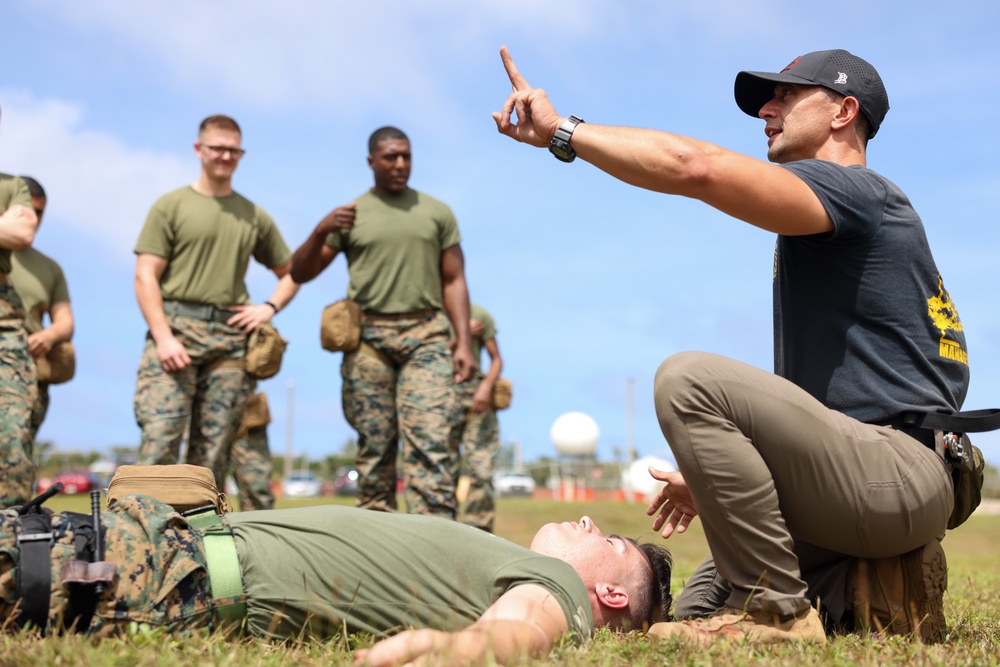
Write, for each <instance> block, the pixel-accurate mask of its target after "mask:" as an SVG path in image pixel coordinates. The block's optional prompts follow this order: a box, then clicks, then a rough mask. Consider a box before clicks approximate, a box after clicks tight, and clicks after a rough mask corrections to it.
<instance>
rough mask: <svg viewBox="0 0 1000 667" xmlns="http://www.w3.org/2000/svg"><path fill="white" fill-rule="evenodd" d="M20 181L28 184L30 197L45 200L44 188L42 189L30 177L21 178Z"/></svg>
mask: <svg viewBox="0 0 1000 667" xmlns="http://www.w3.org/2000/svg"><path fill="white" fill-rule="evenodd" d="M21 180H22V181H24V182H25V183H27V184H28V192H29V193H31V196H32V197H41V198H42V199H47V197H46V196H45V188H43V187H42V184H41V183H39V182H38V181H36V180H35V179H33V178H32V177H31V176H22V177H21Z"/></svg>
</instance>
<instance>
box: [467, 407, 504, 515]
mask: <svg viewBox="0 0 1000 667" xmlns="http://www.w3.org/2000/svg"><path fill="white" fill-rule="evenodd" d="M499 449H500V427H499V424H498V422H497V413H496V411H495V410H492V409H488V410H486V411H485V412H479V413H473V412H470V413H469V415H468V419H467V421H466V423H465V429H464V438H463V439H462V468H463V469H464V470H465V475H466V477H467V478H468V479H469V492H468V494H467V495H466V499H465V507H464V510H463V513H462V514H463V516H462V522H463V523H466V524H469V525H470V526H475V527H476V528H481V529H482V530H485V531H488V532H493V522H494V520H495V518H496V496H495V493H494V490H493V472H494V470H495V469H496V457H497V452H498V451H499Z"/></svg>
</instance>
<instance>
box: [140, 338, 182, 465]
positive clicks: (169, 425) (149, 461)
mask: <svg viewBox="0 0 1000 667" xmlns="http://www.w3.org/2000/svg"><path fill="white" fill-rule="evenodd" d="M196 375H197V369H196V368H195V367H193V366H188V367H187V368H185V369H184V370H181V371H178V372H177V373H169V372H167V371H165V370H164V369H163V365H162V364H161V363H160V359H159V357H158V356H157V354H156V344H155V343H154V342H153V341H152V340H150V339H147V340H146V347H145V348H144V349H143V351H142V359H141V360H140V362H139V371H138V377H137V379H136V389H135V399H134V401H133V408H134V411H135V420H136V423H137V424H138V425H139V428H140V429H141V430H142V436H141V440H140V443H139V458H138V461H137V463H138V464H139V465H167V464H173V463H179V462H180V447H181V442H182V441H183V440H184V435H185V432H186V431H187V429H188V426H189V425H190V422H191V407H192V404H193V402H194V394H195V378H196Z"/></svg>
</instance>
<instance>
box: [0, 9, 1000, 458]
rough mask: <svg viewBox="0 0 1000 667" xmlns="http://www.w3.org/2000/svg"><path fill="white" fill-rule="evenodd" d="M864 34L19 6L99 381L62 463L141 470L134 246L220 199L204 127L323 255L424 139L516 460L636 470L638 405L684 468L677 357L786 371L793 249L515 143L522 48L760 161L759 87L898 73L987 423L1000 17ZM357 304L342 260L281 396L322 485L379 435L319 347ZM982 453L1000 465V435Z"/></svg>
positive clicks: (678, 20)
mask: <svg viewBox="0 0 1000 667" xmlns="http://www.w3.org/2000/svg"><path fill="white" fill-rule="evenodd" d="M860 11H862V10H861V9H860V7H859V6H854V5H851V6H844V7H843V8H842V12H840V13H838V12H837V11H836V10H835V9H833V8H831V6H829V5H824V4H817V3H803V2H793V1H790V0H789V1H785V0H770V1H765V2H746V1H745V0H732V1H730V0H725V1H718V0H702V2H699V3H677V2H671V1H668V0H659V1H644V0H639V1H635V2H628V3H607V2H600V1H597V0H577V1H574V2H566V1H552V2H545V3H539V2H526V1H524V0H508V1H506V2H502V3H501V2H494V1H492V0H490V1H484V2H476V3H470V2H457V1H449V0H437V1H434V0H428V1H424V2H388V1H383V0H368V1H367V2H364V3H326V2H303V1H296V0H289V1H287V2H284V3H274V2H262V1H259V0H242V1H240V2H231V1H224V0H220V1H213V2H206V1H204V0H199V1H197V2H195V1H190V0H188V1H184V0H178V1H175V2H169V3H137V2H126V1H111V0H103V1H102V0H93V1H90V2H86V3H68V2H53V1H46V0H32V1H31V2H28V1H26V0H9V1H8V2H5V3H4V18H5V21H4V22H5V25H6V26H7V29H6V30H5V31H4V32H5V35H4V38H3V40H0V63H2V65H0V68H2V69H0V71H2V76H0V105H2V109H3V115H2V122H0V171H4V172H8V173H22V174H30V175H32V176H34V177H36V178H37V179H38V180H39V181H41V183H42V184H43V185H44V187H45V188H46V189H47V190H48V194H49V209H48V212H47V214H46V217H45V221H44V223H43V225H42V228H41V230H40V232H39V235H38V238H37V241H36V247H38V248H39V249H40V250H42V251H43V252H45V253H47V254H49V255H50V256H52V257H54V258H55V259H57V260H58V261H59V262H60V263H61V264H62V266H63V268H64V270H65V271H66V274H67V276H68V279H69V283H70V289H71V294H72V303H73V309H74V312H75V314H76V318H77V334H76V338H75V342H76V345H77V350H78V375H77V377H76V378H75V379H74V380H73V381H72V382H70V383H69V384H66V385H62V386H57V387H54V388H53V389H52V407H51V410H50V412H49V418H48V420H47V421H46V423H45V425H44V426H43V427H42V430H41V432H40V434H39V437H40V438H41V439H45V440H51V441H53V442H54V443H55V444H56V446H57V448H59V449H62V450H89V449H104V448H106V447H107V446H109V445H133V444H135V443H137V442H138V437H139V431H138V428H137V426H136V425H135V421H134V417H133V413H132V396H133V391H134V384H135V371H136V367H137V364H138V360H139V355H140V352H141V349H142V344H143V336H144V332H145V325H144V322H143V320H142V316H141V315H140V312H139V309H138V307H137V305H136V301H135V296H134V291H133V282H132V281H133V270H134V256H133V254H132V247H133V245H134V243H135V240H136V237H137V235H138V233H139V229H140V227H141V225H142V223H143V221H144V220H145V217H146V214H147V212H148V210H149V207H150V205H151V204H152V203H153V202H154V201H155V200H156V198H157V197H159V196H160V195H161V194H163V193H165V192H167V191H169V190H172V189H175V188H177V187H180V186H182V185H185V184H188V183H190V182H192V181H193V180H194V179H195V177H196V176H197V174H198V163H197V161H196V159H195V157H194V155H193V151H192V147H191V146H192V143H193V142H194V140H195V136H196V130H197V125H198V123H199V122H200V121H201V119H202V118H204V117H205V116H207V115H209V114H213V113H226V114H229V115H232V116H233V117H235V118H236V119H237V120H238V121H239V122H240V124H241V125H242V127H243V131H244V147H245V148H247V150H248V153H247V156H246V157H245V158H244V160H243V162H242V163H241V165H240V168H239V170H238V171H237V173H236V177H235V180H234V185H235V187H236V189H237V190H239V191H240V192H241V193H243V194H244V195H246V196H248V197H249V198H251V199H252V200H254V201H256V202H257V203H259V204H260V205H262V206H263V207H264V208H265V209H267V210H268V211H269V212H270V213H271V214H272V215H273V216H274V218H275V219H276V220H277V222H278V224H279V226H280V228H281V230H282V232H283V234H284V236H285V239H286V241H287V243H288V244H289V246H290V247H292V248H293V249H294V248H295V247H297V246H298V245H299V244H300V243H301V242H302V241H303V240H304V239H305V237H306V236H307V234H308V233H309V231H310V230H311V229H312V227H313V226H314V225H315V223H316V222H317V221H318V220H319V219H320V218H321V217H322V216H323V215H324V214H325V213H326V212H327V211H329V210H330V209H331V208H333V207H335V206H337V205H340V204H343V203H347V202H349V201H351V200H352V199H353V198H354V197H356V196H357V195H358V194H360V193H361V192H363V191H364V190H365V189H366V188H368V187H369V185H370V184H371V172H370V171H369V170H368V168H367V165H366V163H365V156H366V152H367V150H366V142H367V137H368V135H369V134H370V133H371V131H372V130H373V129H375V128H376V127H379V126H381V125H385V124H392V125H397V126H399V127H401V128H402V129H404V130H405V131H406V132H407V133H408V134H409V135H410V138H411V141H412V146H413V152H414V163H413V176H412V178H411V185H412V186H413V187H416V188H418V189H420V190H424V191H426V192H427V193H429V194H431V195H433V196H435V197H437V198H439V199H442V200H444V201H445V202H447V203H448V204H450V205H451V207H452V208H453V209H454V211H455V213H456V216H457V218H458V221H459V226H460V228H461V232H462V237H463V241H462V247H463V250H464V252H465V256H466V261H467V277H468V280H469V284H470V289H471V294H472V299H473V301H475V302H477V303H479V304H481V305H483V306H484V307H486V308H487V309H489V310H490V311H491V312H492V313H493V315H494V317H495V319H496V322H497V326H498V329H499V335H498V341H499V343H500V349H501V352H502V353H503V356H504V360H505V373H504V374H505V375H506V376H507V377H510V378H511V379H512V381H513V383H514V400H513V404H512V406H511V408H510V410H508V411H506V412H504V413H501V430H502V438H503V440H504V441H507V442H512V441H516V442H519V443H521V446H522V451H523V455H524V457H525V458H526V459H534V458H537V457H538V456H541V455H554V449H553V446H552V444H551V442H550V440H549V429H550V427H551V425H552V423H553V421H554V420H555V419H556V418H557V417H558V416H559V415H561V414H563V413H565V412H569V411H581V412H585V413H587V414H590V415H591V416H593V417H594V419H595V420H596V421H597V423H598V425H599V427H600V430H601V437H600V441H599V445H598V456H599V457H600V458H601V459H605V460H606V459H610V458H612V456H613V452H614V448H615V447H619V448H624V447H625V446H626V443H627V440H628V434H629V425H628V419H627V414H628V412H627V394H628V383H629V380H630V379H631V380H632V381H633V382H634V421H633V425H632V432H633V434H634V436H633V437H634V440H633V442H634V447H635V450H636V452H637V453H638V454H640V455H655V456H662V457H666V458H671V457H670V455H669V450H668V448H667V446H666V443H665V442H664V440H663V437H662V436H661V434H660V432H659V427H658V425H657V423H656V418H655V415H654V414H653V407H652V378H653V374H654V373H655V371H656V368H657V366H658V365H659V363H660V362H661V361H662V360H663V359H664V358H666V357H667V356H668V355H670V354H672V353H674V352H678V351H682V350H706V351H711V352H716V353H719V354H724V355H728V356H731V357H734V358H737V359H740V360H743V361H746V362H748V363H751V364H754V365H757V366H760V367H762V368H765V369H770V368H771V307H770V289H771V261H772V251H773V245H774V237H773V236H772V235H770V234H768V233H766V232H763V231H761V230H758V229H755V228H751V227H749V226H748V225H745V224H744V223H740V222H736V221H734V220H732V219H728V218H727V217H726V216H725V215H723V214H721V213H719V212H717V211H714V210H713V209H710V208H709V207H707V206H705V205H704V204H701V203H700V202H696V201H691V200H685V199H681V198H677V197H668V196H665V195H658V194H654V193H650V192H644V191H640V190H636V189H634V188H630V187H628V186H626V185H624V184H622V183H619V182H617V181H614V180H613V179H611V178H610V177H608V176H606V175H604V174H603V173H601V172H599V171H598V170H596V169H595V168H593V167H591V166H590V165H587V164H585V163H582V162H580V161H577V162H575V163H573V164H571V165H564V164H562V163H559V162H557V161H556V160H555V159H553V158H552V157H551V156H550V155H549V154H548V153H547V152H544V151H541V150H536V149H531V148H528V147H526V146H522V145H519V144H515V143H514V142H513V141H511V140H509V139H507V138H505V137H503V136H501V135H499V134H498V133H497V132H496V128H495V125H494V123H493V120H492V119H491V118H490V112H491V111H494V110H498V109H499V108H500V107H501V105H502V103H503V101H504V99H505V98H506V96H507V93H508V91H509V83H508V82H507V79H506V77H505V75H504V72H503V69H502V67H501V64H500V58H499V55H498V50H499V47H500V45H501V44H507V45H508V46H509V47H510V49H511V52H512V53H513V55H514V58H515V60H516V62H517V63H518V66H519V67H520V69H521V71H522V72H523V73H524V74H525V76H526V77H527V78H528V80H529V81H530V82H531V83H532V84H533V85H535V86H538V87H542V88H545V89H546V91H547V92H548V93H549V95H550V97H551V98H552V100H553V101H554V102H555V104H556V107H557V109H558V110H559V111H560V112H561V113H563V114H564V115H568V114H570V113H574V114H576V115H578V116H581V117H583V118H585V119H587V120H588V121H591V122H598V123H602V124H615V125H631V126H640V127H653V128H658V129H664V130H668V131H672V132H676V133H678V134H683V135H688V136H693V137H696V138H699V139H703V140H707V141H711V142H714V143H717V144H720V145H722V146H724V147H726V148H730V149H733V150H737V151H740V152H742V153H746V154H749V155H752V156H755V157H760V158H763V157H764V156H765V153H766V138H765V136H764V133H763V123H762V122H761V121H759V120H756V119H753V118H750V117H749V116H745V115H744V114H743V113H741V112H740V111H739V109H737V107H736V105H735V103H734V102H733V97H732V87H733V79H734V77H735V75H736V72H737V71H739V70H741V69H751V70H771V71H774V70H776V69H780V68H782V67H783V66H784V65H785V64H787V63H788V62H789V61H790V60H792V59H793V58H794V57H795V56H797V55H799V54H801V53H804V52H808V51H814V50H818V49H827V48H846V49H848V50H850V51H852V52H854V53H856V54H858V55H861V56H862V57H864V58H866V59H867V60H869V61H870V62H872V63H873V64H874V65H875V66H876V67H877V68H878V70H879V72H880V73H881V75H882V77H883V79H884V81H885V83H886V87H887V89H888V92H889V98H890V103H891V110H890V111H889V114H888V116H887V118H886V121H885V123H884V124H883V126H882V129H881V130H880V132H879V135H878V137H877V138H876V139H875V140H874V141H873V142H872V143H871V145H870V147H869V166H871V167H872V168H874V169H875V170H877V171H879V172H881V173H883V174H884V175H886V176H887V177H889V178H890V179H892V180H894V181H895V182H896V183H897V184H899V185H900V186H901V187H902V188H903V190H904V191H905V192H907V193H908V194H909V196H910V198H911V200H912V201H913V203H914V205H915V206H916V208H917V210H918V211H919V212H920V214H921V215H922V217H923V219H924V223H925V225H926V228H927V233H928V236H929V238H930V241H931V245H932V248H933V249H934V252H935V257H936V260H937V262H938V266H939V268H940V270H941V272H942V274H943V276H944V278H945V284H946V286H947V288H948V290H949V291H950V293H951V296H952V297H953V299H954V300H955V303H956V304H957V306H958V308H959V312H960V314H961V317H962V321H963V324H964V326H965V329H966V335H967V338H968V343H969V348H970V360H971V365H972V387H971V390H970V392H969V396H968V399H967V401H966V405H965V407H966V408H967V409H975V408H986V407H998V406H1000V309H998V308H997V295H998V293H1000V271H998V268H997V257H998V255H1000V231H998V225H997V217H998V216H997V213H996V202H997V200H998V198H1000V192H998V190H1000V167H998V164H997V160H996V155H997V154H998V152H1000V150H998V149H1000V145H998V144H1000V130H998V126H997V122H996V113H997V112H996V110H997V109H998V108H1000V99H998V98H1000V93H998V91H997V88H996V86H995V85H993V83H992V82H993V81H995V79H996V70H997V67H998V66H1000V43H998V42H997V40H996V35H997V34H998V32H1000V6H998V5H996V4H995V3H971V2H961V3H951V4H949V5H947V7H944V6H943V5H941V4H940V3H931V2H924V1H918V2H906V3H903V2H871V3H867V4H866V6H865V8H864V10H863V11H864V15H863V16H860V15H859V14H858V12H860ZM346 283H347V280H346V264H345V263H344V260H343V258H338V260H337V261H336V262H335V263H334V264H333V265H331V267H330V268H329V269H327V271H326V272H325V273H324V274H322V275H321V276H320V277H318V278H317V279H316V280H314V281H313V282H311V283H309V284H307V285H306V286H304V287H303V289H302V290H301V292H300V293H299V296H298V297H297V298H296V300H295V301H294V302H293V303H292V304H291V305H290V306H289V308H288V309H287V310H286V311H284V312H282V313H281V314H280V315H279V316H278V317H277V318H276V320H275V324H276V325H277V326H278V328H279V330H280V331H281V332H282V334H283V335H284V336H285V337H286V338H288V339H290V341H291V344H290V346H289V349H288V352H287V354H286V358H285V363H284V366H283V369H282V371H281V373H280V374H279V375H278V376H277V377H276V378H274V379H271V380H268V381H266V382H265V383H263V384H262V385H261V387H262V388H263V389H264V390H266V391H267V392H268V394H269V396H270V397H271V409H272V414H273V415H274V417H275V420H274V423H273V424H272V425H271V430H270V435H271V444H272V450H273V451H274V452H275V454H276V455H279V456H280V455H283V454H284V453H285V451H286V449H287V447H288V445H289V443H291V446H292V448H293V450H294V451H295V452H296V453H297V454H301V453H305V454H308V455H309V456H311V457H314V458H319V457H322V456H325V455H326V454H329V453H333V452H336V451H338V450H339V449H340V448H341V446H342V444H343V443H344V441H345V440H347V439H348V438H350V437H352V436H353V432H352V431H351V429H350V427H349V426H348V425H347V424H346V422H345V421H344V419H343V415H342V411H341V407H340V375H339V365H340V355H334V354H330V353H327V352H324V351H323V350H322V349H321V348H320V347H319V337H318V325H319V315H320V311H321V309H322V308H323V306H325V305H326V304H328V303H330V302H332V301H334V300H336V299H338V298H340V297H341V296H343V295H344V293H345V290H346ZM248 285H249V287H250V292H251V295H252V296H253V297H254V298H256V299H258V300H263V299H265V298H266V297H267V296H268V295H269V294H270V292H271V290H272V288H273V286H274V279H273V275H272V274H270V273H269V272H267V271H265V270H263V269H261V268H260V267H254V268H253V269H252V270H251V272H250V273H249V275H248ZM887 289H891V286H887ZM290 385H294V410H292V411H290V410H289V405H288V404H289V400H288V397H289V394H290V391H289V386H290ZM290 413H293V414H294V417H293V419H292V425H293V428H291V429H289V428H288V415H289V414H290ZM975 441H976V442H977V443H978V444H980V445H982V447H983V450H984V452H985V454H986V457H987V459H988V460H990V461H992V462H993V463H994V464H1000V434H996V433H994V434H984V435H980V436H978V437H977V438H976V439H975Z"/></svg>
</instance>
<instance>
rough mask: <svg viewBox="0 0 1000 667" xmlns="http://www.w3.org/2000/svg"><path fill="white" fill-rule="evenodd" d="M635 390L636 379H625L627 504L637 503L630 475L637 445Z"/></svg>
mask: <svg viewBox="0 0 1000 667" xmlns="http://www.w3.org/2000/svg"><path fill="white" fill-rule="evenodd" d="M634 388H635V378H626V379H625V502H627V503H633V502H635V489H633V488H632V478H631V475H629V472H630V469H631V466H632V461H635V443H634V442H633V441H632V421H633V417H634V414H633V413H634V406H633V398H632V394H633V393H634Z"/></svg>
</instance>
